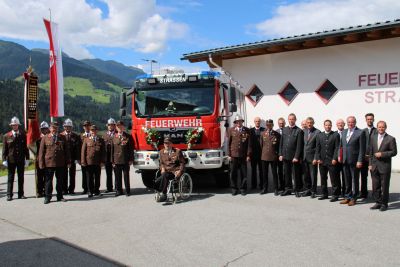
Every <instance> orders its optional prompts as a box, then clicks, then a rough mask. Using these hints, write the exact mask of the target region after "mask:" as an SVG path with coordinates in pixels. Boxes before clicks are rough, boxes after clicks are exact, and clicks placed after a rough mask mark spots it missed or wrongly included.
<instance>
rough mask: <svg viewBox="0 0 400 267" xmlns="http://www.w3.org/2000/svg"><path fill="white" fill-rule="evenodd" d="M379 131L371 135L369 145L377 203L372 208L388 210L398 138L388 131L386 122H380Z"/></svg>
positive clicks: (370, 164) (373, 190)
mask: <svg viewBox="0 0 400 267" xmlns="http://www.w3.org/2000/svg"><path fill="white" fill-rule="evenodd" d="M377 127H378V133H376V134H374V135H373V136H371V139H370V143H369V144H370V147H369V169H370V171H371V175H372V192H373V193H372V194H373V196H374V199H375V205H374V206H372V207H371V209H372V210H376V209H379V210H380V211H385V210H387V206H388V202H389V184H390V173H391V171H392V157H394V156H396V154H397V145H396V139H395V138H394V137H392V136H390V135H388V134H387V133H386V122H384V121H380V122H378V125H377Z"/></svg>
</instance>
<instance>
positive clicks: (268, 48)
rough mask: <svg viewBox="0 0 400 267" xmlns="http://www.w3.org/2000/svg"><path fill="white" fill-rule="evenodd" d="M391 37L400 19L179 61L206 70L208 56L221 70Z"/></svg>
mask: <svg viewBox="0 0 400 267" xmlns="http://www.w3.org/2000/svg"><path fill="white" fill-rule="evenodd" d="M395 37H400V19H397V20H394V21H386V22H377V23H375V24H367V25H359V26H353V27H348V28H340V29H334V30H331V31H323V32H316V33H308V34H302V35H295V36H291V37H284V38H277V39H272V40H267V41H259V42H253V43H247V44H239V45H232V46H226V47H220V48H214V49H209V50H203V51H199V52H193V53H188V54H183V57H182V58H181V59H182V60H189V62H192V63H193V62H203V61H206V62H207V63H208V64H209V65H210V66H212V64H211V63H210V62H209V56H210V55H211V56H212V59H213V61H214V62H216V63H217V64H219V65H220V66H221V65H222V61H223V60H227V59H235V58H242V57H251V56H258V55H265V54H273V53H282V52H289V51H296V50H304V49H313V48H319V47H327V46H334V45H343V44H350V43H359V42H367V41H374V40H380V39H387V38H395Z"/></svg>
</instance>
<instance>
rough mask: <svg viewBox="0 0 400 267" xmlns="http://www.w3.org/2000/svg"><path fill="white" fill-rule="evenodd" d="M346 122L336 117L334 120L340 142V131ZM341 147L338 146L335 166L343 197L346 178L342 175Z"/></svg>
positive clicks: (341, 131)
mask: <svg viewBox="0 0 400 267" xmlns="http://www.w3.org/2000/svg"><path fill="white" fill-rule="evenodd" d="M345 125H346V123H345V122H344V120H343V119H338V120H337V121H336V128H337V131H336V132H337V133H338V134H339V137H340V142H342V133H343V131H344V126H345ZM342 162H343V148H339V154H338V163H337V168H338V172H339V174H338V175H339V179H340V188H341V190H342V191H341V196H342V197H344V196H345V194H346V178H345V175H344V168H343V163H342Z"/></svg>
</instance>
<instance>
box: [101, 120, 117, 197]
mask: <svg viewBox="0 0 400 267" xmlns="http://www.w3.org/2000/svg"><path fill="white" fill-rule="evenodd" d="M116 134H117V131H116V129H115V120H114V119H113V118H110V119H108V121H107V132H106V133H104V135H103V139H104V142H105V145H106V162H105V169H106V177H107V178H106V179H107V182H106V186H107V190H106V191H105V193H109V192H112V191H113V179H112V173H113V166H112V163H111V146H112V140H113V138H114V136H115V135H116Z"/></svg>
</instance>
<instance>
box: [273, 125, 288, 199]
mask: <svg viewBox="0 0 400 267" xmlns="http://www.w3.org/2000/svg"><path fill="white" fill-rule="evenodd" d="M285 126H286V121H285V119H284V118H282V117H281V118H279V119H278V127H279V128H278V129H276V130H275V131H276V132H278V133H279V134H280V136H282V132H283V128H285ZM278 179H279V181H283V183H282V184H280V186H281V188H279V189H278V190H279V191H284V190H285V185H284V181H285V178H284V177H283V161H280V160H278Z"/></svg>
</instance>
